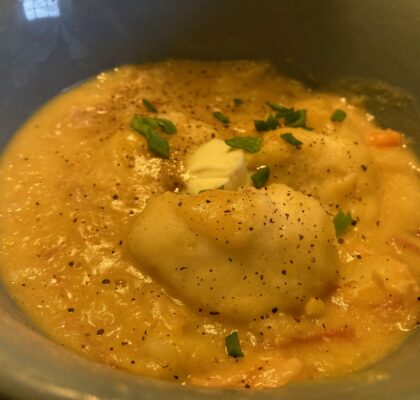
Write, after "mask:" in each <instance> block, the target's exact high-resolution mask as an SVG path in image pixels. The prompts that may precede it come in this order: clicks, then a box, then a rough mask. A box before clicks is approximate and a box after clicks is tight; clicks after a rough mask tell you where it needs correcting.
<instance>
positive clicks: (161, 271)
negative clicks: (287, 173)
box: [130, 184, 339, 321]
mask: <svg viewBox="0 0 420 400" xmlns="http://www.w3.org/2000/svg"><path fill="white" fill-rule="evenodd" d="M130 241H131V248H132V251H133V253H134V255H135V257H136V259H137V261H138V264H139V266H140V267H141V268H144V269H145V270H147V271H148V272H149V274H150V275H152V276H153V277H154V278H155V279H156V280H158V281H160V282H161V283H162V284H163V285H164V286H165V287H166V288H167V290H168V291H169V293H171V294H172V295H173V296H174V297H176V298H178V299H180V300H182V301H184V302H185V303H187V304H189V305H190V306H191V307H195V308H196V309H197V310H198V311H200V312H203V313H208V314H210V315H220V316H221V317H229V318H234V319H237V320H243V321H246V320H249V319H250V318H253V317H255V316H259V315H263V314H265V313H268V312H277V311H281V312H295V311H297V310H299V309H300V308H301V307H302V306H303V305H304V303H305V302H306V301H307V300H309V299H310V298H311V297H314V296H315V297H320V296H323V295H325V294H326V293H327V292H328V290H329V289H330V288H331V287H332V286H333V285H334V282H335V281H336V278H337V274H338V263H339V261H338V253H337V250H336V246H335V232H334V227H333V223H332V221H331V218H330V217H329V216H328V215H327V214H326V212H325V211H324V209H323V208H322V207H321V205H320V204H319V203H318V202H317V201H316V200H315V199H313V198H311V197H308V196H306V195H304V194H302V193H300V192H297V191H294V190H292V189H291V188H289V187H288V186H286V185H281V184H273V185H270V187H268V188H266V189H265V190H264V189H263V190H256V189H254V188H251V187H248V188H245V189H243V190H241V191H225V190H211V191H207V192H204V193H201V194H198V195H194V196H192V195H183V194H175V193H169V192H167V193H165V194H163V195H159V196H156V197H153V198H151V199H150V200H149V201H148V203H147V204H146V207H145V209H144V211H143V212H142V213H141V214H140V215H139V216H138V219H137V221H136V224H135V225H134V227H133V230H132V233H131V239H130Z"/></svg>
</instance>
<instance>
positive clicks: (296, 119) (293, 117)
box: [267, 101, 311, 130]
mask: <svg viewBox="0 0 420 400" xmlns="http://www.w3.org/2000/svg"><path fill="white" fill-rule="evenodd" d="M267 105H268V106H269V107H271V109H272V110H274V111H276V115H275V118H276V119H280V118H284V125H285V126H293V127H295V128H304V129H308V130H311V128H308V127H307V126H306V110H295V109H294V108H293V107H290V108H289V107H285V106H282V105H280V104H277V103H273V102H271V101H267Z"/></svg>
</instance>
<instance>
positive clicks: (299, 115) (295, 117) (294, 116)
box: [284, 109, 306, 128]
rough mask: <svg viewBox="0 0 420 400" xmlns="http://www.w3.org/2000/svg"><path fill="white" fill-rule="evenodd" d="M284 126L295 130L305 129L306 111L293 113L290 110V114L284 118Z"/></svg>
mask: <svg viewBox="0 0 420 400" xmlns="http://www.w3.org/2000/svg"><path fill="white" fill-rule="evenodd" d="M284 124H285V125H286V126H293V127H295V128H298V127H300V128H306V110H297V111H295V110H293V109H292V110H291V112H290V113H289V114H287V115H286V116H285V117H284Z"/></svg>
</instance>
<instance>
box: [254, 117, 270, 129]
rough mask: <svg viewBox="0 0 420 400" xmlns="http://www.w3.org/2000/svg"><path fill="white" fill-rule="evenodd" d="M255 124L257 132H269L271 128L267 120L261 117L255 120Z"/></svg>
mask: <svg viewBox="0 0 420 400" xmlns="http://www.w3.org/2000/svg"><path fill="white" fill-rule="evenodd" d="M254 126H255V130H256V131H257V132H267V131H269V130H270V128H269V127H268V124H267V122H266V121H263V120H260V119H257V120H255V121H254Z"/></svg>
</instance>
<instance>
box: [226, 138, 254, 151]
mask: <svg viewBox="0 0 420 400" xmlns="http://www.w3.org/2000/svg"><path fill="white" fill-rule="evenodd" d="M225 143H226V144H227V145H228V146H230V147H236V148H238V149H242V150H245V151H247V152H248V153H256V152H257V151H259V150H260V149H261V144H262V138H261V137H253V136H247V137H240V136H238V137H233V138H230V139H226V140H225Z"/></svg>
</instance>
